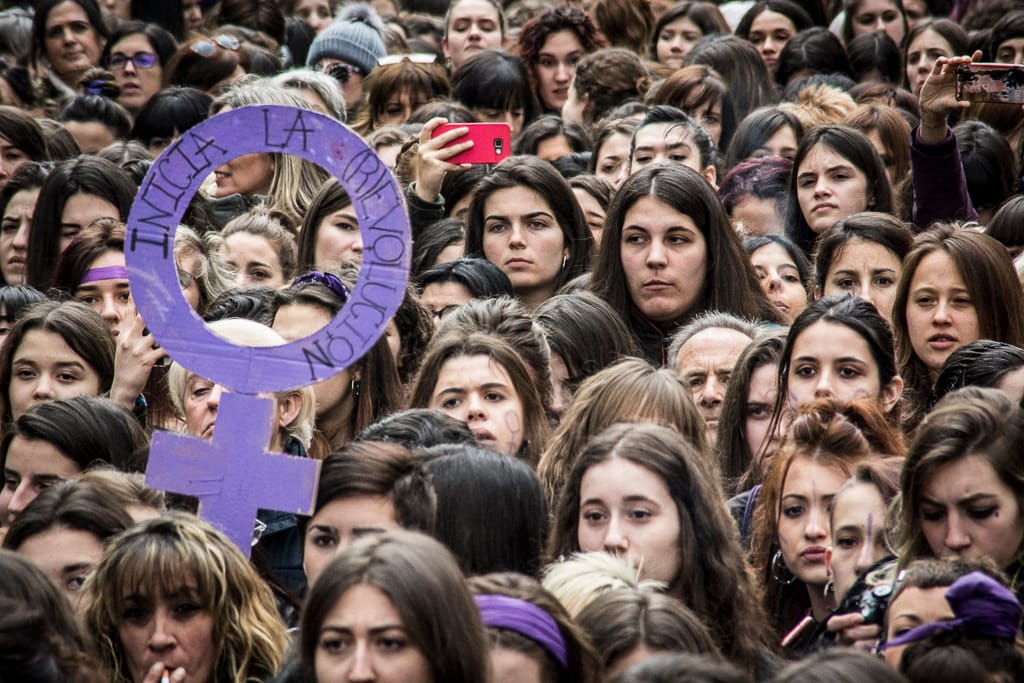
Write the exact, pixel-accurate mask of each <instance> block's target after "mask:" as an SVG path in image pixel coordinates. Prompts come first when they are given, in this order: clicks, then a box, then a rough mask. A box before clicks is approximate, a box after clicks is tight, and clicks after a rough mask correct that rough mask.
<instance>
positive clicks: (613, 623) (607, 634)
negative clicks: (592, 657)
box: [576, 588, 723, 679]
mask: <svg viewBox="0 0 1024 683" xmlns="http://www.w3.org/2000/svg"><path fill="white" fill-rule="evenodd" d="M576 621H577V623H579V625H580V628H581V629H582V630H583V632H584V633H585V634H587V635H588V636H589V637H590V639H591V641H592V642H593V644H594V648H595V649H596V650H597V651H598V652H599V653H600V654H601V662H602V663H603V664H604V671H605V676H607V677H608V678H609V679H610V678H611V677H613V676H615V674H617V673H621V672H622V671H624V670H625V669H626V668H627V667H629V666H632V665H634V664H638V663H640V662H641V661H644V660H645V659H648V658H651V657H655V656H657V655H659V654H662V653H667V652H692V653H694V654H700V655H704V656H705V657H706V658H707V659H709V660H715V661H723V657H722V653H721V652H720V651H719V649H718V646H717V645H716V644H715V641H714V639H713V638H712V637H711V633H710V631H709V628H708V626H707V625H705V624H704V623H702V621H701V619H700V617H698V616H697V615H696V614H694V613H693V611H692V610H691V609H690V608H688V607H686V606H685V605H684V604H683V603H682V602H681V601H679V600H677V599H676V598H673V597H671V596H668V595H665V594H664V593H659V592H656V591H653V590H639V589H634V588H619V589H616V590H611V591H608V592H606V593H604V594H603V595H599V596H597V597H596V598H594V600H593V602H591V603H590V604H588V605H587V606H586V607H584V608H583V609H582V610H580V613H579V614H578V615H577V616H576Z"/></svg>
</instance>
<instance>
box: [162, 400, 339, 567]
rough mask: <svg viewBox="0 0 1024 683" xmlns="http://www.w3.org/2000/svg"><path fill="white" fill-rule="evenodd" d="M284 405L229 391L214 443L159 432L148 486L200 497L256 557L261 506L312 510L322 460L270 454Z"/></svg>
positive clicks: (213, 519) (207, 512)
mask: <svg viewBox="0 0 1024 683" xmlns="http://www.w3.org/2000/svg"><path fill="white" fill-rule="evenodd" d="M275 410H276V405H275V402H274V400H273V399H269V398H262V397H258V396H246V395H245V394H230V393H224V395H223V396H221V400H220V408H219V414H218V415H217V426H216V427H215V428H214V430H213V440H212V441H210V442H207V441H203V440H202V439H199V438H196V437H194V436H185V435H184V434H172V433H170V432H156V433H155V434H154V435H153V445H152V447H151V448H150V456H149V463H148V465H147V467H146V484H147V485H148V486H152V487H153V488H158V489H165V490H168V491H175V492H177V493H186V494H188V495H192V496H196V497H198V498H199V503H200V512H201V513H202V516H203V517H204V518H205V519H207V520H208V521H209V522H210V523H212V524H213V525H214V526H216V527H217V528H219V529H220V530H221V531H223V532H224V534H225V535H227V537H228V538H230V539H231V540H232V541H233V542H234V543H235V545H237V546H238V548H239V549H240V550H241V551H242V553H243V554H244V555H245V556H246V557H248V556H249V551H250V549H251V548H252V536H253V520H255V519H256V511H257V510H258V509H260V508H263V509H265V510H280V511H283V512H294V513H296V514H308V513H310V512H312V510H313V505H314V503H315V502H316V488H317V480H318V479H319V478H320V461H319V460H311V459H309V458H295V457H292V456H289V455H282V454H279V453H265V452H264V451H265V450H266V448H267V444H268V443H270V436H271V429H272V428H273V424H274V423H273V419H272V418H273V416H274V412H275Z"/></svg>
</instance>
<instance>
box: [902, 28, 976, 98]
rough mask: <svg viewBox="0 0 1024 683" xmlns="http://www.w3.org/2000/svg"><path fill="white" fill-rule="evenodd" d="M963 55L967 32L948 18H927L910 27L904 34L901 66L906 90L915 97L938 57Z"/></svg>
mask: <svg viewBox="0 0 1024 683" xmlns="http://www.w3.org/2000/svg"><path fill="white" fill-rule="evenodd" d="M964 54H967V33H966V32H965V31H964V29H963V28H961V26H960V24H958V23H956V22H955V21H952V20H950V19H945V18H942V19H931V20H929V21H925V22H922V23H920V24H918V25H917V26H915V27H914V28H912V29H911V30H910V33H908V34H907V42H906V48H905V49H904V51H903V63H904V66H905V68H906V82H905V83H904V85H905V86H906V88H907V90H909V91H910V92H912V93H914V95H918V94H920V92H921V86H922V85H924V81H925V79H926V78H928V74H930V73H931V72H932V69H933V68H934V67H935V61H936V60H937V59H938V58H939V57H955V56H957V55H964Z"/></svg>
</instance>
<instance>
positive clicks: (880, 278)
mask: <svg viewBox="0 0 1024 683" xmlns="http://www.w3.org/2000/svg"><path fill="white" fill-rule="evenodd" d="M913 243H914V235H913V233H911V231H910V228H908V227H907V226H906V224H904V223H903V222H902V221H900V220H898V219H897V218H895V217H893V216H892V215H890V214H887V213H879V212H877V211H863V212H861V213H856V214H854V215H852V216H850V217H849V218H844V219H843V220H841V221H838V222H836V223H835V224H834V225H833V226H832V227H831V228H829V229H828V230H826V231H825V232H824V233H822V234H821V236H820V237H819V238H818V242H817V244H816V245H815V248H814V254H813V259H814V278H815V282H814V287H815V294H816V295H817V296H841V295H844V294H845V295H850V296H856V297H860V298H861V299H864V300H865V301H867V302H868V303H870V304H872V305H873V306H874V307H875V308H876V309H877V310H878V313H879V314H880V315H881V316H882V317H883V318H885V319H886V320H887V321H891V320H892V301H893V297H894V296H895V295H896V284H897V283H898V282H899V280H900V273H902V272H903V259H904V258H905V257H906V255H907V253H908V252H909V251H910V248H911V246H912V245H913Z"/></svg>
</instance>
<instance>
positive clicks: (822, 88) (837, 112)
mask: <svg viewBox="0 0 1024 683" xmlns="http://www.w3.org/2000/svg"><path fill="white" fill-rule="evenodd" d="M777 108H778V109H780V110H782V111H785V112H788V113H790V114H792V115H793V116H795V117H796V118H797V119H798V120H799V121H800V125H802V126H803V127H804V130H810V129H811V128H814V127H815V126H827V125H832V124H836V123H840V122H841V121H842V120H843V119H845V118H846V117H847V116H849V115H850V114H852V113H853V112H854V110H856V109H857V103H856V102H854V101H853V98H852V97H850V96H849V95H848V94H847V93H845V92H843V91H842V90H840V89H839V88H833V87H832V86H830V85H811V86H808V87H806V88H803V89H802V90H801V91H800V92H799V93H798V94H797V96H796V99H794V100H793V101H792V102H783V103H781V104H780V105H778V107H777Z"/></svg>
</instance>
